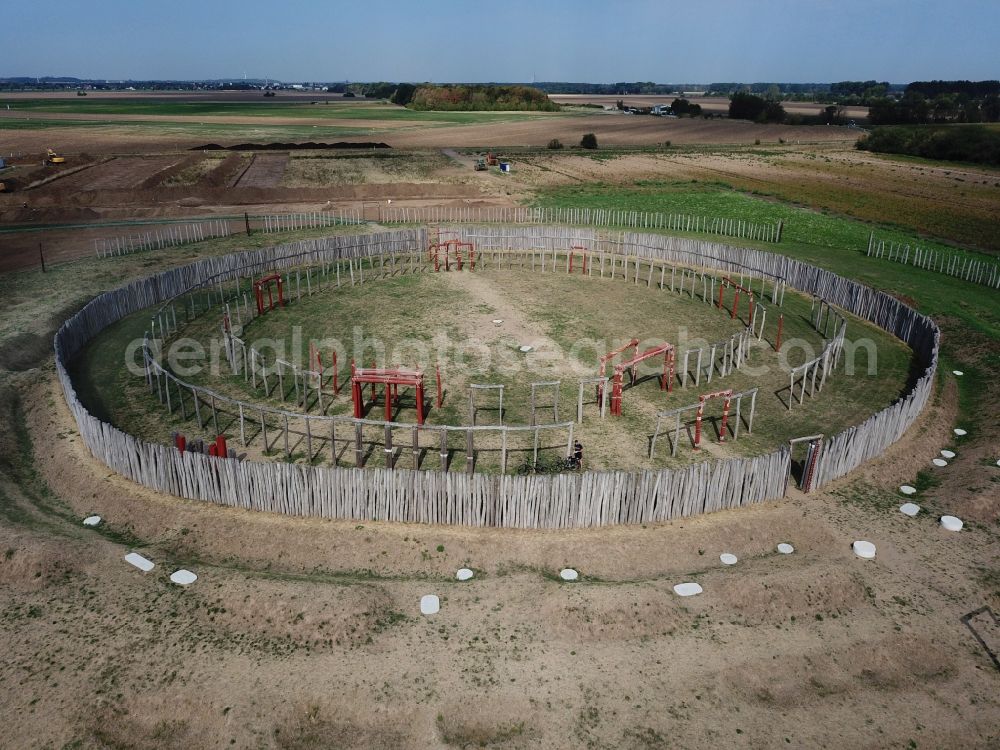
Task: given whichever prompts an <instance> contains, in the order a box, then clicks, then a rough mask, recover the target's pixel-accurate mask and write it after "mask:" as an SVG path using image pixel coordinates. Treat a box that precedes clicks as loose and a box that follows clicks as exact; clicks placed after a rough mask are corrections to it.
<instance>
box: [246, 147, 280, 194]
mask: <svg viewBox="0 0 1000 750" xmlns="http://www.w3.org/2000/svg"><path fill="white" fill-rule="evenodd" d="M287 164H288V154H267V153H263V154H254V155H253V160H252V161H251V162H250V166H249V167H247V170H246V171H245V172H244V173H243V174H242V175H241V176H240V178H239V180H237V182H236V184H235V185H234V187H241V188H268V187H273V186H275V185H278V184H279V183H280V182H281V178H282V177H283V176H284V174H285V167H286V166H287Z"/></svg>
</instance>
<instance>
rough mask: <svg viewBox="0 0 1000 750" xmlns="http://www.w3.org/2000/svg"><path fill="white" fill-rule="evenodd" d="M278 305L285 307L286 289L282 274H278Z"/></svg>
mask: <svg viewBox="0 0 1000 750" xmlns="http://www.w3.org/2000/svg"><path fill="white" fill-rule="evenodd" d="M278 304H279V305H281V306H282V307H284V306H285V287H284V284H283V282H282V281H281V274H278Z"/></svg>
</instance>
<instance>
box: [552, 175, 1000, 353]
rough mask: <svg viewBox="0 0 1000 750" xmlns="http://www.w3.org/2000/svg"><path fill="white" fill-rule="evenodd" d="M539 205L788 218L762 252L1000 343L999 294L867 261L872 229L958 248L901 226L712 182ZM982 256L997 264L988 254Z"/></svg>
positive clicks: (574, 191)
mask: <svg viewBox="0 0 1000 750" xmlns="http://www.w3.org/2000/svg"><path fill="white" fill-rule="evenodd" d="M535 205H539V206H557V207H575V208H617V209H622V210H629V211H662V212H674V213H690V214H701V215H708V216H727V217H735V218H739V219H744V220H747V221H763V222H776V221H779V220H780V221H782V222H783V223H784V231H783V236H782V242H781V243H780V244H779V245H773V244H766V243H760V244H758V247H761V248H763V249H765V250H770V251H773V252H777V253H781V254H784V255H789V256H791V257H794V258H799V259H801V260H804V261H807V262H809V263H814V264H816V265H818V266H821V267H823V268H828V269H830V270H831V271H834V272H836V273H839V274H843V275H845V276H849V277H852V278H857V279H859V280H860V281H862V282H864V283H866V284H869V285H870V286H872V287H874V288H876V289H883V290H886V291H889V292H891V293H892V294H895V295H900V296H903V297H906V298H908V299H909V300H912V301H913V303H915V304H916V306H917V307H918V308H919V309H921V310H922V311H923V312H926V313H927V314H930V315H936V316H953V317H955V318H957V319H959V320H961V321H962V322H963V323H965V324H966V325H968V326H969V327H970V328H973V329H975V330H977V331H980V332H982V333H983V334H986V335H988V336H990V337H992V338H1000V295H997V293H996V291H995V290H989V289H986V288H984V287H981V286H978V287H977V286H976V285H974V284H970V283H968V282H965V281H960V280H959V279H955V278H952V277H949V276H946V275H943V274H940V273H937V272H934V271H928V270H923V269H919V268H913V267H912V266H902V265H900V264H898V263H890V262H889V261H886V260H884V259H878V258H869V257H867V256H866V251H867V247H868V237H869V233H870V232H872V231H875V232H876V236H877V237H879V238H882V239H885V240H886V241H892V242H900V243H909V244H911V245H919V246H921V247H924V248H936V249H939V250H950V249H953V248H951V246H948V245H945V244H943V243H939V242H932V241H927V240H924V239H921V238H919V237H917V236H915V234H914V233H913V232H907V231H906V230H904V229H901V228H899V227H896V226H891V225H881V226H878V225H872V224H867V223H864V222H860V221H856V220H852V219H848V218H844V217H841V216H836V215H833V214H827V213H821V212H818V211H812V210H809V209H804V208H798V207H795V206H791V205H788V204H785V203H780V202H778V201H775V200H771V199H767V198H763V197H759V196H754V195H752V194H747V193H743V192H739V191H735V190H731V189H729V188H728V187H727V186H725V185H719V184H714V185H713V184H710V183H704V182H693V183H692V182H660V183H642V184H636V185H634V186H632V187H629V188H622V187H620V186H610V185H582V186H569V187H558V188H548V189H543V190H541V191H539V195H538V197H537V198H536V200H535ZM720 241H723V242H724V241H725V239H724V238H723V239H721V240H720ZM970 254H971V253H970ZM980 257H981V258H982V259H984V260H990V261H993V260H995V258H994V257H993V256H988V255H985V254H980Z"/></svg>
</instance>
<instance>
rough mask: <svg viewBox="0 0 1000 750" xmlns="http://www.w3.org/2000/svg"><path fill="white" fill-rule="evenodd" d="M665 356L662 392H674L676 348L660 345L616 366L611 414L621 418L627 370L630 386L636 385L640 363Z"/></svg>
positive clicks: (612, 384) (612, 381)
mask: <svg viewBox="0 0 1000 750" xmlns="http://www.w3.org/2000/svg"><path fill="white" fill-rule="evenodd" d="M661 354H662V355H663V374H662V375H661V376H660V390H661V391H672V390H673V389H674V358H675V353H674V346H673V344H660V345H659V346H654V347H653V348H651V349H647V350H646V351H644V352H642V354H636V355H634V356H633V357H632V358H631V359H627V360H625V361H624V362H619V363H618V364H617V365H615V375H614V377H613V378H612V380H611V413H612V414H613V415H615V416H616V417H620V416H621V413H622V390H623V388H624V384H623V382H622V381H623V380H624V374H625V370H628V371H629V385H635V369H636V367H637V366H638V364H639V363H640V362H643V361H645V360H647V359H652V358H653V357H658V356H660V355H661Z"/></svg>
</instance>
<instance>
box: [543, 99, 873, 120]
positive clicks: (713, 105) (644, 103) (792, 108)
mask: <svg viewBox="0 0 1000 750" xmlns="http://www.w3.org/2000/svg"><path fill="white" fill-rule="evenodd" d="M549 98H550V99H551V100H552V101H554V102H556V103H558V104H563V105H574V104H575V105H580V104H600V105H601V106H602V107H614V106H615V105H616V104H617V103H618V101H619V100H620V101H621V102H622V103H623V104H625V106H626V107H652V106H655V105H657V104H666V105H669V104H670V103H671V102H672V101H673V100H674V99H676V98H677V96H676V95H674V94H664V95H660V94H649V95H645V94H635V95H630V96H592V95H590V94H553V95H552V96H550V97H549ZM687 99H688V101H690V102H691V103H692V104H700V105H701V108H702V110H703V111H705V112H728V111H729V99H728V98H727V97H724V96H689V97H687ZM781 106H782V107H784V108H785V111H786V112H788V114H790V115H818V114H820V113H822V111H823V109H824V107H825V106H826V105H825V104H817V103H815V102H791V101H788V102H782V103H781ZM843 114H844V117H847V118H852V119H862V118H866V117H868V107H844V112H843Z"/></svg>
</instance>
